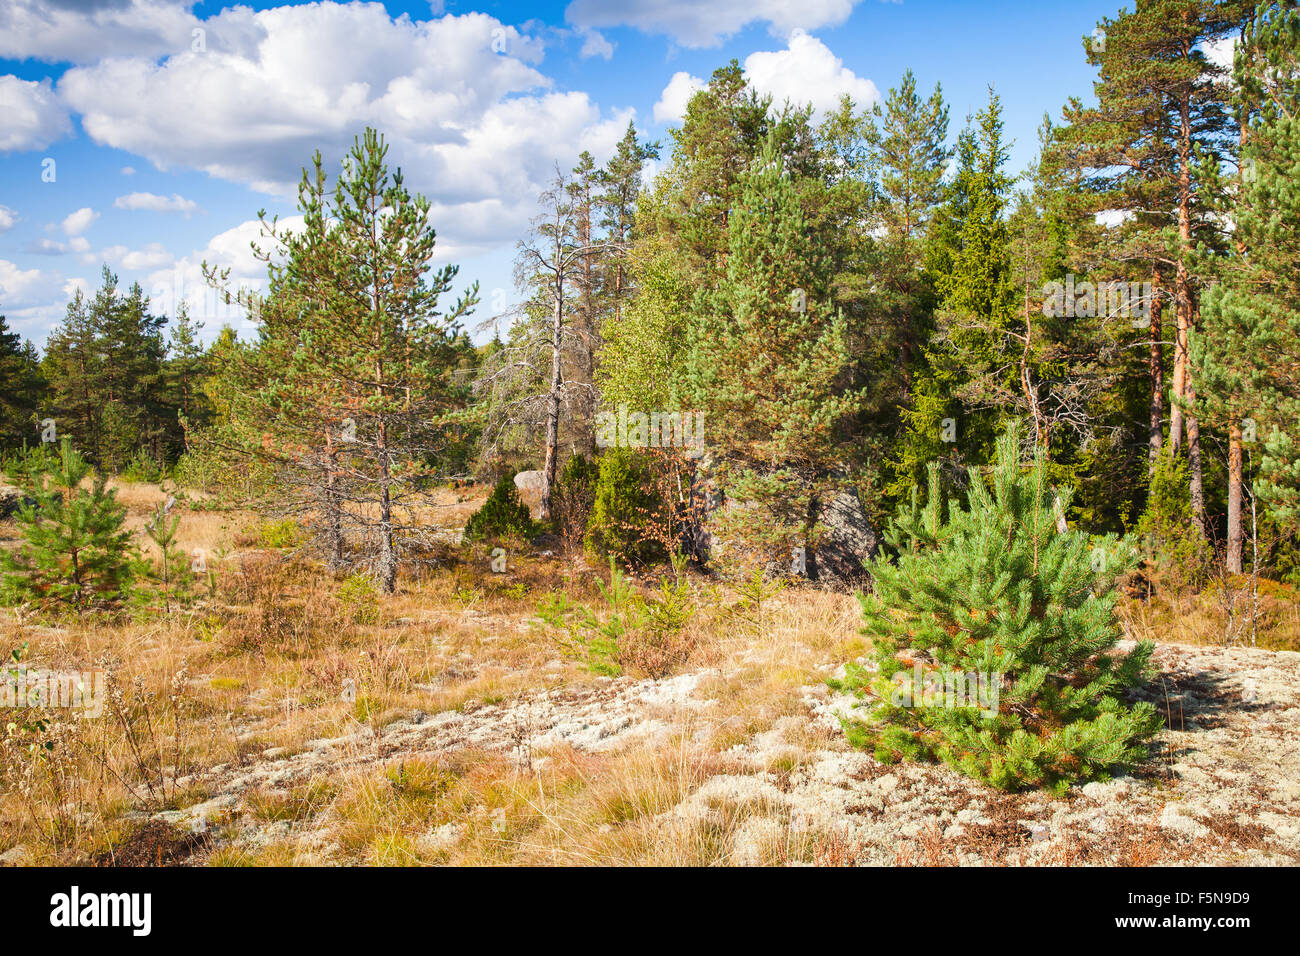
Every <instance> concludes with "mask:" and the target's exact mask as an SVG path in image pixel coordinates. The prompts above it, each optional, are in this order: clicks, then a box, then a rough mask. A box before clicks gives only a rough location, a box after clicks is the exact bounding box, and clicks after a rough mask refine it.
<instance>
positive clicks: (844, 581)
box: [810, 489, 880, 590]
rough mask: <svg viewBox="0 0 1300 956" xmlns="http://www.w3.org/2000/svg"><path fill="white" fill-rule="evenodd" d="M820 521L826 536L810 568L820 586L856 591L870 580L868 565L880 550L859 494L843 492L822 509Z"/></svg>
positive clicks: (818, 547)
mask: <svg viewBox="0 0 1300 956" xmlns="http://www.w3.org/2000/svg"><path fill="white" fill-rule="evenodd" d="M818 521H819V522H820V523H821V524H822V525H824V526H825V527H826V534H825V536H824V537H823V538H822V540H821V542H820V543H819V544H818V545H817V551H816V554H815V555H814V556H813V561H812V564H813V567H812V568H811V569H810V570H811V571H812V572H813V576H814V577H815V578H816V580H817V583H819V584H821V585H823V586H826V587H832V588H836V589H840V588H843V589H847V590H854V589H857V588H861V587H863V586H864V585H865V584H866V583H867V582H868V581H869V580H870V574H869V573H868V572H867V565H868V564H869V563H870V562H871V561H872V560H873V559H874V558H875V556H876V553H877V552H878V551H879V550H880V537H879V535H877V534H876V531H875V529H874V528H872V527H871V523H870V521H868V520H867V513H866V510H865V509H864V508H863V507H862V501H861V499H859V498H858V493H857V492H856V491H854V490H852V489H850V490H848V491H841V492H839V493H837V494H836V495H835V496H834V497H832V498H831V499H830V500H829V501H828V502H826V504H825V505H824V506H823V507H822V509H821V513H820V514H819V515H818Z"/></svg>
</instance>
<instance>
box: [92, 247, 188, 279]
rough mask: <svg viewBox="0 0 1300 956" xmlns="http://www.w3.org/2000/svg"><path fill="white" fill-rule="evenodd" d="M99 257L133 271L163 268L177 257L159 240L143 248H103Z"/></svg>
mask: <svg viewBox="0 0 1300 956" xmlns="http://www.w3.org/2000/svg"><path fill="white" fill-rule="evenodd" d="M97 258H99V259H102V260H103V261H105V262H109V263H112V264H113V265H117V266H121V267H122V268H123V269H129V270H131V271H133V272H144V271H148V270H156V269H162V268H164V267H165V266H169V265H171V264H172V263H173V262H174V261H176V257H175V256H173V255H172V254H171V253H170V252H168V251H167V250H166V249H164V248H163V246H162V244H161V243H158V242H151V243H149V244H148V245H147V246H145V247H144V248H143V249H128V248H127V247H126V246H109V247H108V248H107V249H104V250H101V251H100V253H99V256H98V257H97Z"/></svg>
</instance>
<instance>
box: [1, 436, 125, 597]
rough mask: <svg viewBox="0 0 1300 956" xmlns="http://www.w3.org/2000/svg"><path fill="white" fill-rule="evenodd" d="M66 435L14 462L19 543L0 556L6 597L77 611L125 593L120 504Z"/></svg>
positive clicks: (10, 474) (13, 474)
mask: <svg viewBox="0 0 1300 956" xmlns="http://www.w3.org/2000/svg"><path fill="white" fill-rule="evenodd" d="M90 472H91V469H90V465H89V464H88V463H87V462H86V460H85V459H84V458H82V456H81V455H80V454H78V453H77V452H76V451H75V450H74V449H73V447H72V443H71V442H70V441H69V440H68V439H67V438H65V439H64V440H63V444H62V446H61V447H60V449H59V453H58V454H57V455H53V454H51V453H50V452H49V451H48V450H47V449H46V448H45V447H44V446H42V447H40V448H38V449H34V450H32V451H29V452H28V453H27V454H26V455H25V456H23V457H22V458H20V459H18V460H17V461H16V462H15V465H14V467H13V468H12V469H11V470H10V472H9V480H10V481H12V482H14V484H16V485H18V486H19V487H21V488H22V489H23V492H24V494H25V496H26V500H25V501H24V503H23V505H22V506H21V507H20V508H19V510H18V513H17V515H16V519H17V522H18V527H19V530H20V532H21V534H22V537H23V543H22V544H20V545H19V546H18V548H17V549H15V550H14V551H12V552H9V553H6V554H4V555H3V557H2V558H0V568H3V571H4V580H3V588H2V589H0V590H3V593H4V595H5V598H6V599H7V600H8V602H9V603H13V604H17V603H21V602H24V601H31V602H34V603H36V604H38V605H40V606H41V607H42V608H46V609H49V608H55V607H60V606H63V607H67V608H72V609H74V610H76V611H78V612H79V613H80V612H83V611H85V610H88V609H90V608H93V607H97V606H103V605H108V604H113V603H116V602H118V601H120V600H122V599H123V598H125V597H128V596H129V592H130V586H131V574H130V559H129V553H128V552H129V546H128V542H129V540H130V537H131V535H130V532H129V531H126V530H124V529H123V524H124V522H125V521H126V508H125V507H124V506H122V505H120V504H118V502H117V498H116V495H115V494H114V493H113V492H112V491H109V490H108V489H107V488H106V487H105V482H104V478H103V477H102V476H101V475H96V476H95V477H94V480H93V481H92V483H91V485H90V487H89V488H83V487H81V483H82V481H84V480H85V479H86V478H87V477H88V476H89V475H90Z"/></svg>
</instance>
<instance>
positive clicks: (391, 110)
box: [58, 3, 631, 243]
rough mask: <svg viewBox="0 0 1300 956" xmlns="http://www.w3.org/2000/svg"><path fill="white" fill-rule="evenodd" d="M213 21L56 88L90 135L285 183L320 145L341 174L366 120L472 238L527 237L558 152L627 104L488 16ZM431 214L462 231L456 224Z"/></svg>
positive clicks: (619, 116) (299, 13)
mask: <svg viewBox="0 0 1300 956" xmlns="http://www.w3.org/2000/svg"><path fill="white" fill-rule="evenodd" d="M204 23H205V27H206V28H207V30H208V34H207V35H208V49H207V52H204V53H197V52H190V51H188V50H185V51H182V52H180V53H176V54H174V55H172V56H169V57H167V58H166V59H165V60H163V61H162V62H153V61H149V60H144V59H138V58H137V59H131V58H115V59H106V60H104V61H102V62H99V63H96V64H94V65H92V66H84V67H77V68H74V69H71V70H68V71H67V72H66V73H65V74H64V76H63V78H62V79H61V80H60V82H59V87H58V89H59V93H60V94H61V95H62V96H63V97H64V99H65V100H66V102H67V103H68V104H69V105H70V106H71V107H72V108H73V109H75V110H76V111H78V112H79V113H80V114H81V124H82V128H83V129H84V130H85V131H86V133H87V134H88V135H89V136H90V137H91V138H92V139H93V140H94V141H95V142H97V143H100V144H102V145H107V146H112V147H115V148H119V149H123V150H127V151H130V152H132V153H136V154H138V155H141V156H144V157H147V158H148V159H149V160H151V161H152V162H153V163H154V164H155V165H156V166H157V167H159V168H161V169H168V168H172V167H184V168H194V169H199V170H202V171H205V172H207V173H209V174H211V175H213V176H217V177H220V178H223V179H226V180H229V181H232V182H237V183H241V184H244V185H248V186H250V187H252V188H254V189H256V190H259V191H263V192H268V193H273V194H276V195H280V196H286V197H287V196H292V195H293V194H294V192H295V190H296V187H297V183H298V179H299V176H300V170H301V167H302V166H303V165H304V164H305V163H306V162H308V161H309V159H310V157H311V155H312V153H313V152H314V151H315V150H316V149H317V148H319V149H320V150H321V152H322V154H323V155H324V157H325V159H326V162H327V164H328V166H329V169H330V172H334V171H336V170H337V163H338V161H339V160H340V159H341V158H342V156H343V155H344V154H345V153H346V151H347V149H348V148H349V147H350V146H351V144H352V138H353V137H354V136H355V135H356V134H358V133H359V132H360V131H361V130H362V129H363V128H364V127H365V126H367V125H372V126H376V127H377V128H379V129H380V130H382V131H383V132H384V133H385V135H386V137H387V139H388V142H389V144H390V147H391V151H390V154H389V162H390V163H391V164H393V165H400V166H401V167H402V169H403V171H404V172H405V173H406V176H407V182H408V183H409V184H410V185H411V186H412V187H413V188H415V189H417V190H419V191H421V192H424V193H425V194H426V195H427V196H428V197H429V198H430V200H431V201H433V203H434V204H435V206H436V207H440V208H442V209H445V210H446V211H447V212H448V214H449V216H450V217H452V218H453V219H454V218H456V217H460V216H464V217H466V218H468V219H469V220H471V229H470V230H469V231H470V232H471V233H472V234H473V235H472V236H471V237H470V238H473V239H479V238H482V239H487V238H491V240H492V241H493V242H498V243H499V242H501V241H505V240H508V239H511V238H514V237H515V236H517V235H518V232H519V229H520V228H521V227H522V225H523V224H524V222H526V218H527V209H526V207H528V206H531V204H532V203H533V201H534V200H535V198H536V195H537V193H538V192H539V191H540V189H541V188H542V184H543V183H544V182H545V181H546V179H547V177H548V176H549V175H550V173H551V172H552V171H553V169H554V166H555V163H556V162H559V163H560V165H561V166H562V167H563V166H566V165H568V164H571V163H572V161H573V159H574V158H575V157H576V155H577V152H578V151H579V150H580V149H582V148H592V152H593V153H594V154H595V155H596V156H597V159H598V160H599V159H601V158H603V156H607V155H609V153H610V152H611V151H612V149H613V146H614V144H615V143H616V142H617V140H618V134H619V133H621V132H622V130H621V128H618V129H616V127H618V126H619V124H621V125H622V126H626V123H627V119H628V117H629V116H630V115H631V114H630V112H628V111H624V112H622V113H616V115H615V117H614V118H613V119H611V118H610V117H609V115H608V114H602V111H601V110H600V108H599V107H598V106H597V105H596V104H595V103H594V102H593V101H592V100H591V98H590V97H589V96H588V95H587V94H586V93H583V92H577V91H569V92H563V93H561V92H555V91H552V90H550V89H549V87H550V86H551V81H550V79H549V78H547V77H546V76H544V75H543V74H542V73H540V72H538V70H537V69H535V68H534V64H536V63H539V62H540V60H541V58H542V45H541V42H540V41H539V40H536V39H533V38H531V37H529V36H527V35H525V34H523V33H521V32H520V31H519V30H517V29H516V28H514V27H510V26H505V25H503V24H501V23H500V21H498V20H496V19H495V18H493V17H490V16H487V15H485V14H478V13H472V14H465V15H463V16H444V17H442V18H440V19H436V20H431V21H428V22H416V21H412V20H410V19H409V18H407V17H404V16H403V17H399V18H398V19H396V20H394V19H392V18H391V17H390V16H389V15H388V13H387V12H386V11H385V10H384V8H383V7H382V6H381V5H380V4H377V3H371V4H360V3H354V4H348V5H340V4H336V3H315V4H310V5H303V6H286V7H278V8H274V9H268V10H260V11H254V10H251V9H249V8H247V7H232V8H230V9H227V10H224V11H222V12H221V13H220V14H218V15H217V16H215V17H213V18H211V19H210V20H207V21H205V22H204ZM503 40H504V41H505V42H502V41H503ZM588 41H589V42H594V41H592V40H591V37H590V36H588ZM595 50H596V52H597V53H600V44H599V43H598V42H597V43H596V46H595ZM593 147H594V148H593ZM501 197H510V198H509V199H506V200H502V199H501ZM493 204H495V205H496V207H497V212H496V213H494V214H491V215H488V216H485V215H484V214H483V213H482V211H481V210H482V209H485V208H491V207H492V206H493ZM521 216H522V218H521ZM435 225H437V226H438V227H439V228H440V230H443V231H446V232H454V233H455V234H456V235H457V237H458V238H460V237H461V236H462V232H463V230H462V224H461V223H460V222H455V223H454V224H453V223H450V222H448V221H446V220H437V219H435Z"/></svg>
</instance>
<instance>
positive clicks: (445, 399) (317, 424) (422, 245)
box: [205, 129, 477, 592]
mask: <svg viewBox="0 0 1300 956" xmlns="http://www.w3.org/2000/svg"><path fill="white" fill-rule="evenodd" d="M387 154H388V146H387V144H386V143H385V142H384V140H383V138H382V137H381V136H380V135H379V134H378V133H377V132H376V131H374V130H372V129H367V130H366V131H365V133H364V134H363V135H362V136H360V137H357V139H356V140H355V141H354V144H353V147H352V149H351V151H350V152H349V155H348V157H347V158H346V159H345V161H344V164H343V172H342V175H341V176H340V177H339V178H338V180H337V181H336V183H335V185H334V189H333V190H332V191H330V190H329V189H328V186H327V177H326V175H325V172H324V168H323V164H322V162H321V157H320V154H319V153H317V154H316V156H315V157H314V159H313V166H312V169H311V170H310V171H308V170H304V171H303V178H302V182H301V184H300V186H299V207H300V209H301V211H302V213H303V218H304V228H303V229H302V230H301V231H298V232H292V233H287V232H285V231H284V230H283V229H280V228H279V227H278V226H277V223H276V221H275V220H271V221H269V222H268V221H267V219H266V216H265V213H262V214H261V215H260V217H259V218H261V219H262V222H263V225H264V232H265V234H266V235H267V236H269V237H270V243H271V246H272V248H269V249H267V250H261V249H258V250H257V252H258V254H259V255H261V256H262V257H263V259H264V260H266V261H268V262H269V263H270V265H269V269H268V271H269V277H270V283H269V289H268V291H267V294H266V296H265V299H264V300H259V299H246V301H247V304H248V305H249V306H252V307H256V309H257V311H258V314H259V316H260V317H261V326H260V328H259V337H258V341H257V343H256V347H236V348H231V349H229V350H223V353H222V355H221V362H222V373H221V374H222V378H223V383H222V384H221V386H220V387H219V389H218V391H219V393H220V395H221V399H222V403H223V405H225V408H226V418H227V422H228V430H229V432H230V439H229V443H230V445H231V446H233V447H234V448H236V449H238V450H240V451H241V452H242V453H243V454H244V455H248V456H254V457H258V458H260V459H263V460H265V461H266V462H268V463H269V464H270V465H271V466H273V467H274V468H275V469H277V471H278V473H279V478H280V480H281V482H282V488H281V490H282V492H283V493H284V494H283V497H284V499H285V505H286V506H287V507H288V508H291V509H294V510H295V511H297V512H298V513H300V514H304V515H308V516H310V518H311V520H312V521H313V522H314V528H315V530H316V532H317V538H318V540H319V541H320V542H321V543H322V544H323V546H324V550H325V552H326V555H327V557H328V559H329V560H330V562H331V563H332V564H335V565H338V564H341V563H343V562H344V560H345V555H344V547H343V539H344V536H345V534H346V533H347V532H348V531H349V530H353V531H355V532H356V533H355V534H354V535H353V538H354V540H355V541H356V543H357V544H358V546H360V547H361V548H362V549H363V554H364V555H365V558H366V560H367V561H368V562H369V564H370V565H371V568H372V570H373V572H374V574H375V576H376V578H377V579H378V583H379V586H380V587H381V588H382V589H383V590H384V591H385V592H392V591H393V590H394V588H395V584H396V576H397V566H398V559H399V553H400V551H401V550H402V548H404V547H406V546H407V545H408V544H409V540H410V538H411V537H413V536H415V535H418V534H419V533H420V525H419V523H418V522H417V521H416V520H415V519H414V517H413V516H412V515H411V514H410V511H409V508H407V507H406V505H407V504H408V503H409V499H410V498H411V496H412V495H414V494H417V493H418V492H419V490H420V488H421V486H422V485H423V484H426V483H427V482H428V481H429V480H431V479H432V478H434V477H436V476H437V475H439V474H440V473H442V471H441V470H442V468H443V467H445V465H446V462H447V460H448V453H449V451H450V450H451V449H453V447H455V446H457V438H456V433H457V431H458V423H457V418H458V416H459V414H460V412H461V410H462V409H463V407H464V405H465V404H466V402H467V401H468V397H469V396H468V387H467V386H465V385H463V384H461V381H460V371H461V367H462V360H463V359H464V358H465V356H466V355H467V353H468V352H469V349H470V346H469V343H468V340H467V339H466V337H465V336H464V334H463V332H462V330H461V327H460V321H461V319H462V318H463V317H464V316H465V315H466V314H468V312H469V311H470V310H471V309H472V308H473V306H474V305H475V304H476V302H477V286H475V287H473V288H471V289H470V290H469V291H468V292H467V293H466V294H465V295H464V296H463V297H461V298H460V299H458V300H457V301H456V302H455V303H454V304H453V306H452V308H450V309H449V310H447V311H446V312H442V311H439V309H438V302H439V299H440V298H441V297H442V296H443V295H444V294H445V293H447V292H448V291H449V290H450V288H451V285H452V282H453V280H454V279H455V276H456V274H457V267H456V266H454V265H448V266H443V267H441V268H439V269H431V268H430V263H431V260H432V258H433V255H434V248H435V245H436V241H437V234H436V232H435V230H434V228H433V226H432V225H431V223H430V222H429V210H430V204H429V201H428V200H427V199H426V198H425V197H423V196H420V195H413V194H412V193H411V192H410V191H409V190H408V189H407V188H406V185H405V180H404V178H403V176H402V173H401V170H400V169H398V170H395V171H392V170H390V169H389V167H388V164H387ZM205 274H206V275H207V276H208V278H209V281H212V282H214V283H215V284H218V285H220V284H222V283H224V282H225V281H226V280H227V279H228V276H229V272H228V270H225V271H223V270H218V269H210V268H208V267H206V265H205Z"/></svg>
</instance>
